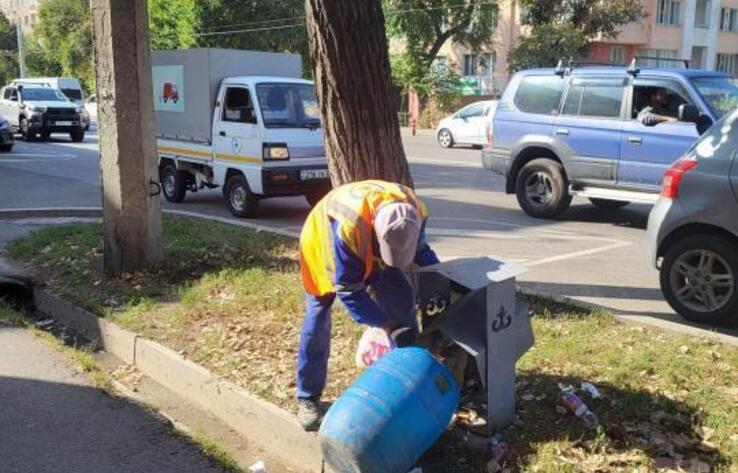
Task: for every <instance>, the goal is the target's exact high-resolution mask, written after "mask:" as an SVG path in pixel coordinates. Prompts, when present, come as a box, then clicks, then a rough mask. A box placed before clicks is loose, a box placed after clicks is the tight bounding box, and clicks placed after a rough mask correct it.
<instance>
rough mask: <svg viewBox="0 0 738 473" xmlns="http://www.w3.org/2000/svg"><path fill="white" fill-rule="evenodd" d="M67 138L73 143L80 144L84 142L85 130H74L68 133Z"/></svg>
mask: <svg viewBox="0 0 738 473" xmlns="http://www.w3.org/2000/svg"><path fill="white" fill-rule="evenodd" d="M69 137H70V138H71V139H72V141H73V142H75V143H81V142H83V141H84V140H85V130H84V129H83V128H80V129H79V130H75V131H73V132H71V133H69Z"/></svg>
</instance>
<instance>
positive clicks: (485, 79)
mask: <svg viewBox="0 0 738 473" xmlns="http://www.w3.org/2000/svg"><path fill="white" fill-rule="evenodd" d="M459 82H460V83H461V95H497V94H499V93H500V92H501V91H502V84H500V81H499V80H498V78H497V77H496V75H495V74H487V75H471V76H461V78H460V80H459Z"/></svg>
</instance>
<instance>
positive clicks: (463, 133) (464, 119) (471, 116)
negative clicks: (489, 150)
mask: <svg viewBox="0 0 738 473" xmlns="http://www.w3.org/2000/svg"><path fill="white" fill-rule="evenodd" d="M484 111H485V106H484V104H482V103H475V104H472V105H469V106H468V107H466V108H464V109H462V110H461V111H460V112H459V120H460V122H459V124H458V128H459V133H458V135H454V138H455V141H456V142H457V143H465V144H479V140H480V138H479V135H480V131H479V128H480V127H483V126H484V118H485V116H484ZM481 134H482V135H483V134H484V132H483V131H482V132H481ZM456 136H458V138H456Z"/></svg>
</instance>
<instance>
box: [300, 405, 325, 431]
mask: <svg viewBox="0 0 738 473" xmlns="http://www.w3.org/2000/svg"><path fill="white" fill-rule="evenodd" d="M322 420H323V409H322V408H321V406H320V400H319V399H300V400H299V403H298V406H297V421H298V422H299V423H300V425H301V426H302V428H303V429H305V430H306V431H307V432H315V431H316V430H318V429H319V428H320V422H321V421H322Z"/></svg>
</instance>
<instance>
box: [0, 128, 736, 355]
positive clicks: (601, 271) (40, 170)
mask: <svg viewBox="0 0 738 473" xmlns="http://www.w3.org/2000/svg"><path fill="white" fill-rule="evenodd" d="M404 144H405V149H406V152H407V155H408V158H409V161H410V163H411V169H412V173H413V178H414V180H415V184H416V187H417V189H418V192H419V194H420V196H421V197H422V199H423V200H424V201H425V202H426V204H427V205H428V208H429V210H430V215H431V218H430V223H429V227H428V235H429V240H430V242H431V244H432V245H433V247H434V248H435V249H436V250H437V252H438V253H439V255H440V256H441V257H442V259H447V258H455V257H465V256H481V255H494V256H498V257H501V258H504V259H507V260H513V261H516V262H519V263H521V264H522V265H523V266H525V267H527V268H528V272H527V273H525V274H524V275H523V276H522V277H521V278H520V281H521V282H522V285H523V286H524V287H526V288H528V289H531V290H534V291H538V292H541V293H544V294H555V295H560V296H567V297H572V298H576V299H578V300H581V301H584V302H588V303H593V304H597V305H600V306H603V307H606V308H609V309H612V310H614V311H616V312H618V313H619V314H621V315H625V316H628V317H633V318H637V319H639V320H645V321H649V322H653V323H654V324H661V325H665V326H667V327H668V328H680V327H683V326H685V325H686V323H685V321H683V320H682V319H680V318H679V317H678V316H676V315H675V314H674V313H673V312H672V311H671V309H670V308H669V307H668V305H667V304H666V303H665V302H664V301H663V298H662V295H661V292H660V290H659V288H658V273H657V272H656V270H655V269H654V268H653V267H652V266H651V263H650V261H649V259H648V243H647V241H646V233H645V228H646V223H647V220H648V212H649V210H650V207H648V206H644V205H630V206H628V207H626V208H624V209H621V210H603V209H597V208H595V207H594V206H592V205H591V204H589V202H588V201H587V200H582V199H575V200H574V203H573V206H572V208H571V210H570V211H569V212H568V214H567V215H566V217H565V218H564V219H563V220H558V221H545V220H536V219H533V218H530V217H528V216H526V215H525V214H523V212H522V211H521V210H520V209H519V207H518V204H517V201H516V200H515V197H514V196H510V195H506V194H505V193H504V178H502V177H501V176H496V175H493V174H491V173H489V172H486V171H484V170H482V168H481V165H480V152H479V151H478V150H473V149H471V148H466V149H464V148H459V149H451V150H444V149H442V148H440V147H439V146H438V145H437V144H436V143H435V139H434V137H433V136H432V135H430V134H422V135H418V136H415V137H413V136H409V135H407V134H406V133H405V134H404ZM0 176H2V177H0V182H2V186H0V209H11V208H31V207H95V206H100V202H101V199H100V184H99V168H98V150H97V137H96V136H95V135H94V134H90V135H88V137H87V138H86V140H85V142H84V143H80V144H73V143H70V142H69V141H68V140H65V139H64V138H63V137H60V139H58V140H54V141H53V142H50V143H18V145H17V146H16V148H15V149H14V150H13V152H12V153H10V154H0ZM165 207H167V208H173V209H178V210H185V211H189V212H196V213H202V214H207V215H212V216H219V217H223V218H228V219H230V218H231V216H230V214H229V212H228V210H227V209H226V208H225V206H224V204H223V202H222V197H221V192H220V190H219V189H216V190H210V191H205V192H202V191H201V192H198V193H196V194H188V195H187V198H186V200H185V202H184V203H182V204H177V205H172V204H169V203H165ZM307 212H308V206H307V204H306V203H305V201H304V199H302V198H281V199H272V200H267V201H263V202H262V205H261V211H260V215H259V218H257V219H254V220H253V222H254V223H259V224H262V225H266V226H270V227H274V228H279V229H282V230H286V231H289V232H295V233H297V232H299V229H300V226H301V223H302V221H303V219H304V218H305V216H306V215H307ZM722 332H723V333H724V334H726V335H728V336H730V337H731V338H733V339H734V341H738V330H735V329H731V330H723V331H722Z"/></svg>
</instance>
